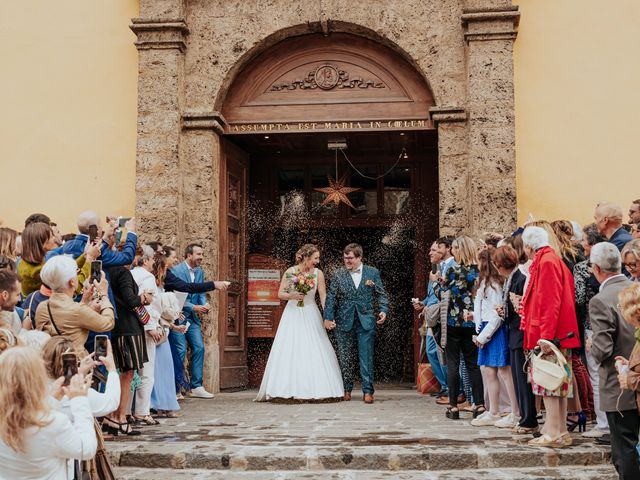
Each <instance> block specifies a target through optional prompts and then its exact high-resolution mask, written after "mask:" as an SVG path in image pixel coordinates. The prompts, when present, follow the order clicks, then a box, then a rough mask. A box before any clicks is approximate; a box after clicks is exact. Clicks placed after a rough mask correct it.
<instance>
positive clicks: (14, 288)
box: [0, 268, 22, 335]
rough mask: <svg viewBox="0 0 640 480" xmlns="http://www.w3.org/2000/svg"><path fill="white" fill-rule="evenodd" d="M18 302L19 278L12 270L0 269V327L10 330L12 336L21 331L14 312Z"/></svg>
mask: <svg viewBox="0 0 640 480" xmlns="http://www.w3.org/2000/svg"><path fill="white" fill-rule="evenodd" d="M19 302H20V276H19V275H18V274H17V273H16V272H14V271H13V270H9V269H6V268H3V269H0V325H4V326H5V327H8V328H10V329H11V331H12V332H13V334H14V335H18V334H19V333H20V330H22V322H21V321H20V317H19V316H18V314H17V313H16V312H15V308H16V305H18V303H19Z"/></svg>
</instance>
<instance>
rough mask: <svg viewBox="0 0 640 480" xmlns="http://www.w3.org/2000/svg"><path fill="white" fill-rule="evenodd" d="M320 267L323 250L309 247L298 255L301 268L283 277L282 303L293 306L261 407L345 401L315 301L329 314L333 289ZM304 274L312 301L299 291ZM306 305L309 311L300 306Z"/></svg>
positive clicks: (279, 337)
mask: <svg viewBox="0 0 640 480" xmlns="http://www.w3.org/2000/svg"><path fill="white" fill-rule="evenodd" d="M319 262H320V252H319V251H318V248H317V247H316V246H315V245H311V244H307V245H303V246H302V248H300V250H298V252H297V253H296V265H295V266H294V267H291V268H289V269H288V270H287V271H286V272H285V274H284V275H283V277H282V281H281V282H280V291H279V292H278V297H279V298H280V299H281V300H287V306H286V307H285V309H284V312H283V313H282V318H281V319H280V324H279V326H278V331H277V332H276V338H275V339H274V341H273V346H272V347H271V353H270V354H269V360H268V361H267V367H266V369H265V371H264V377H263V378H262V384H261V385H260V391H259V392H258V396H257V397H256V400H257V401H267V400H271V399H274V398H293V399H299V400H320V399H336V400H337V399H338V398H342V396H343V395H344V387H343V385H342V375H341V373H340V366H339V365H338V359H337V358H336V354H335V352H334V350H333V346H332V345H331V342H330V341H329V337H328V336H327V332H326V331H325V329H324V324H323V320H322V315H321V314H320V310H319V309H318V306H317V305H316V300H315V299H316V291H317V292H318V294H319V295H320V303H321V304H322V307H323V308H324V302H325V299H326V298H327V289H326V285H325V281H324V275H323V274H322V271H320V270H318V268H317V265H318V263H319ZM300 274H302V275H303V276H304V278H306V279H307V285H308V286H309V287H310V290H309V291H308V293H307V294H306V295H304V294H302V293H299V292H298V291H296V289H295V288H294V280H295V279H296V278H297V277H298V276H299V275H300ZM310 284H311V285H310ZM301 304H304V305H303V306H299V305H301Z"/></svg>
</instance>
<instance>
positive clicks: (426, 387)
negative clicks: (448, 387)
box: [416, 340, 442, 395]
mask: <svg viewBox="0 0 640 480" xmlns="http://www.w3.org/2000/svg"><path fill="white" fill-rule="evenodd" d="M420 352H424V340H422V341H421V342H420ZM423 360H424V358H423V354H422V353H421V354H420V360H419V363H418V378H417V381H416V390H417V392H418V393H421V394H422V395H426V394H428V393H436V392H439V391H440V390H441V389H442V387H440V383H439V382H438V380H437V379H436V376H435V375H434V374H433V369H432V368H431V364H430V363H422V361H423Z"/></svg>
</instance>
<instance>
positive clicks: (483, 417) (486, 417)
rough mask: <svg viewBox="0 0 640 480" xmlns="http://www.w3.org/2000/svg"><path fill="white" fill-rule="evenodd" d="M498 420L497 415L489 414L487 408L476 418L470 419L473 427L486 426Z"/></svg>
mask: <svg viewBox="0 0 640 480" xmlns="http://www.w3.org/2000/svg"><path fill="white" fill-rule="evenodd" d="M498 420H500V417H499V416H498V415H491V412H489V411H488V410H487V411H486V412H484V413H482V414H480V415H478V418H474V419H473V420H471V425H473V426H474V427H488V426H492V425H494V424H495V423H496V422H497V421H498Z"/></svg>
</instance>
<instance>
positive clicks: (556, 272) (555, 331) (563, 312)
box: [520, 247, 580, 350]
mask: <svg viewBox="0 0 640 480" xmlns="http://www.w3.org/2000/svg"><path fill="white" fill-rule="evenodd" d="M529 274H530V278H529V285H528V286H527V291H526V293H525V295H524V299H523V300H522V321H521V323H520V328H521V329H522V330H524V348H526V349H528V350H532V349H533V348H535V346H536V345H537V344H538V340H540V339H541V338H543V339H545V340H554V339H556V338H558V339H559V338H564V337H566V336H567V334H568V333H569V332H573V334H574V337H573V338H567V339H566V340H563V341H562V342H560V345H561V347H562V348H578V347H580V333H579V331H578V320H577V318H576V307H575V301H576V300H575V298H576V295H575V286H574V281H573V275H572V274H571V272H570V271H569V269H568V268H567V266H566V265H565V264H564V262H563V261H562V259H561V258H560V257H559V256H558V255H556V253H555V252H554V251H553V249H552V248H551V247H543V248H541V249H540V250H538V252H537V253H536V257H535V259H534V260H533V262H532V263H531V267H530V268H529Z"/></svg>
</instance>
